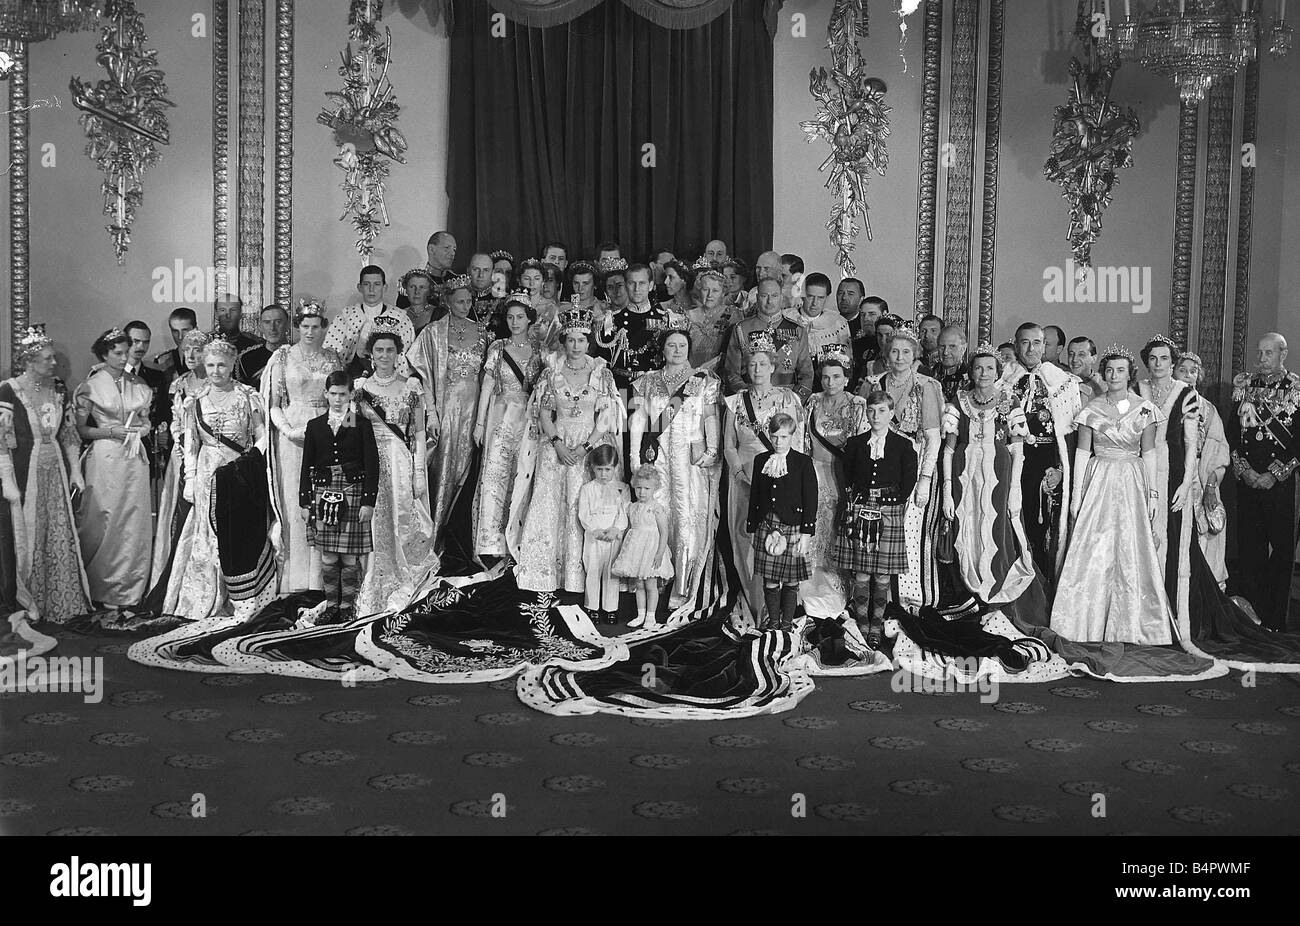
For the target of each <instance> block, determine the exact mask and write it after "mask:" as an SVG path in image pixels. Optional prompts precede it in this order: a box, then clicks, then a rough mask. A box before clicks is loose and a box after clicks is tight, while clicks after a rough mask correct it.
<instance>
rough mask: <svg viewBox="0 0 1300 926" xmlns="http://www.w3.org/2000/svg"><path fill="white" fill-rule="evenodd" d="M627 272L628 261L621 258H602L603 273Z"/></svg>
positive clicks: (601, 269) (601, 270)
mask: <svg viewBox="0 0 1300 926" xmlns="http://www.w3.org/2000/svg"><path fill="white" fill-rule="evenodd" d="M624 270H627V261H626V260H624V259H623V258H621V257H602V258H601V259H600V272H601V273H619V272H622V271H624Z"/></svg>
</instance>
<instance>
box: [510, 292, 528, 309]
mask: <svg viewBox="0 0 1300 926" xmlns="http://www.w3.org/2000/svg"><path fill="white" fill-rule="evenodd" d="M513 302H517V303H518V304H519V305H522V306H527V307H528V308H530V309H531V308H532V307H533V294H532V293H530V292H529V291H528V290H526V289H512V290H511V291H510V292H509V293H508V294H507V295H506V302H505V304H506V305H510V304H511V303H513Z"/></svg>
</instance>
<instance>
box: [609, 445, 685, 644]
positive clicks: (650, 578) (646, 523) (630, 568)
mask: <svg viewBox="0 0 1300 926" xmlns="http://www.w3.org/2000/svg"><path fill="white" fill-rule="evenodd" d="M658 488H659V470H657V469H655V468H654V467H653V466H649V465H646V466H642V467H641V468H640V469H638V470H637V471H636V473H635V474H633V476H632V490H633V491H634V492H635V493H636V501H635V502H633V503H632V505H631V507H630V508H628V512H627V519H628V523H629V528H628V532H627V534H626V535H625V536H624V537H623V548H622V549H621V550H619V551H618V556H617V557H615V559H614V567H613V572H614V575H617V576H623V577H624V578H628V579H635V580H637V588H636V617H635V618H634V619H632V620H630V621H628V622H627V625H628V626H629V627H641V626H645V627H647V628H651V629H653V628H656V627H658V626H659V624H658V622H657V620H656V617H655V615H656V613H657V612H658V610H659V582H660V580H661V579H671V578H672V577H673V564H672V560H671V559H670V558H669V556H668V513H667V512H666V511H664V507H663V505H661V504H660V503H659V502H657V501H655V492H656V490H658Z"/></svg>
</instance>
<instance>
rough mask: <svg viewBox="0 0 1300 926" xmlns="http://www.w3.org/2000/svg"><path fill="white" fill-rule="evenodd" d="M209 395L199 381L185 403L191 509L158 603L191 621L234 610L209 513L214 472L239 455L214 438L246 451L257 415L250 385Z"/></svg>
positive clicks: (259, 402)
mask: <svg viewBox="0 0 1300 926" xmlns="http://www.w3.org/2000/svg"><path fill="white" fill-rule="evenodd" d="M214 392H217V394H218V395H220V393H219V392H218V391H216V390H213V389H212V386H211V384H209V383H204V384H203V385H201V386H199V388H198V389H197V390H196V391H195V393H194V395H193V396H191V397H190V398H189V399H187V400H186V401H185V405H184V410H183V417H184V428H185V432H186V437H185V442H186V454H187V455H188V456H191V457H192V458H194V459H195V463H194V473H195V479H194V509H193V510H192V511H191V512H190V517H189V519H188V520H187V521H186V522H185V527H184V529H183V530H182V531H181V536H180V539H179V540H178V541H177V543H176V556H175V557H174V559H173V561H172V574H171V580H170V581H169V582H168V584H167V598H166V601H165V602H164V604H163V611H164V612H165V613H167V614H176V615H178V616H180V617H184V618H188V619H189V620H195V621H197V620H203V619H205V618H209V617H218V616H221V615H226V614H231V613H233V612H234V608H233V606H232V603H231V601H230V594H229V590H228V589H227V587H226V578H225V575H223V574H222V571H221V560H220V558H219V551H218V549H217V534H216V531H215V530H213V527H212V518H211V511H212V487H213V482H214V479H213V476H214V474H215V473H216V471H217V469H218V468H220V467H222V466H224V465H226V464H227V463H230V462H232V461H234V460H237V459H239V454H237V453H236V452H235V451H234V450H233V449H231V448H230V447H228V446H226V445H225V444H223V443H222V442H221V441H220V440H218V436H221V437H225V438H226V439H228V440H231V441H233V442H234V443H236V444H238V445H239V446H240V447H243V448H245V449H247V448H249V447H251V446H252V445H253V442H254V425H253V412H254V411H259V412H260V411H262V400H261V398H259V396H258V394H257V391H256V390H255V389H253V387H252V386H245V385H244V384H243V383H235V384H234V386H233V389H232V393H233V394H231V395H230V396H229V398H225V399H221V398H218V399H217V401H216V402H215V403H214V402H213V400H212V396H213V394H214ZM200 402H201V403H203V405H202V407H203V420H204V422H205V423H206V425H207V428H208V429H210V431H211V433H209V431H208V430H205V429H204V428H201V427H199V423H198V414H197V412H196V407H197V406H198V404H199V403H200ZM188 469H189V464H187V470H188ZM182 555H183V557H184V559H183V561H182Z"/></svg>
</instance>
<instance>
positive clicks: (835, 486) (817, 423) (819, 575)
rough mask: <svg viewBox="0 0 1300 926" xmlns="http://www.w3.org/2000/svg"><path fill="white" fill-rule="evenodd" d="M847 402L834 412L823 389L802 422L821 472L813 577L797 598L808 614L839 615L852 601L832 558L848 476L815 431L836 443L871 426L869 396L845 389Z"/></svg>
mask: <svg viewBox="0 0 1300 926" xmlns="http://www.w3.org/2000/svg"><path fill="white" fill-rule="evenodd" d="M845 398H847V399H848V401H847V402H846V403H845V404H844V406H843V407H842V408H840V409H839V410H838V411H837V412H835V413H834V414H830V413H828V412H827V405H826V395H825V393H821V392H818V393H814V394H813V396H812V397H811V398H809V399H808V404H807V406H806V411H807V415H808V421H807V423H806V424H805V426H804V442H803V452H804V453H806V454H807V455H808V456H810V457H812V461H813V469H814V470H815V471H816V473H817V531H816V533H814V534H813V539H812V548H811V549H810V550H809V552H808V563H809V565H810V566H812V578H810V579H808V580H807V581H806V582H802V583H800V585H799V598H800V600H801V601H803V608H804V613H806V614H807V615H808V616H809V617H839V616H840V614H841V613H843V611H844V609H845V607H846V606H847V605H848V598H849V591H850V590H849V589H848V588H847V586H846V585H845V582H844V574H843V573H842V572H841V571H840V570H839V569H837V568H836V567H835V565H834V563H833V562H832V557H831V554H832V551H833V550H834V548H835V514H836V512H837V511H838V510H839V505H840V496H841V494H842V489H841V486H843V485H844V476H843V473H842V472H841V467H840V465H839V456H838V454H836V453H833V452H832V451H830V450H828V449H827V447H826V445H825V444H823V443H822V442H821V441H820V440H818V438H817V437H816V436H815V435H814V434H813V430H814V428H815V429H816V431H817V433H818V434H821V435H822V436H823V437H825V438H827V439H828V440H829V441H830V443H832V444H833V445H835V446H836V447H838V448H841V449H842V448H843V446H844V441H846V440H848V439H849V438H850V437H855V436H857V435H858V434H862V433H864V432H865V431H868V430H870V427H871V426H870V425H869V424H868V423H867V407H868V406H867V400H866V399H863V398H861V397H859V396H855V395H850V394H848V393H845Z"/></svg>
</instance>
